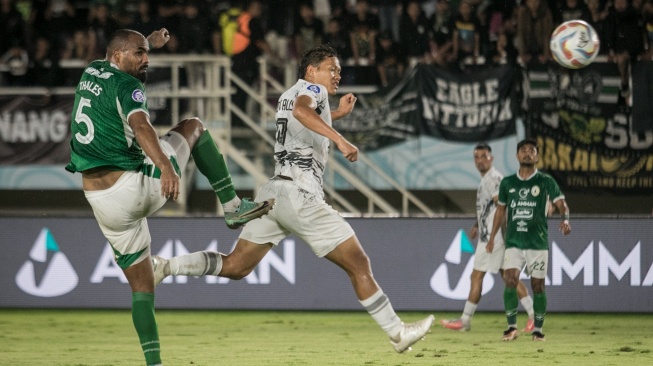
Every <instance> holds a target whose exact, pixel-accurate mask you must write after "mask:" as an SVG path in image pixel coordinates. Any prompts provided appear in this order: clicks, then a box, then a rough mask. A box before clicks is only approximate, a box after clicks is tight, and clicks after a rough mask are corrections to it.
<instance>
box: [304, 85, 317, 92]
mask: <svg viewBox="0 0 653 366" xmlns="http://www.w3.org/2000/svg"><path fill="white" fill-rule="evenodd" d="M306 89H308V90H310V91H312V92H313V93H315V94H320V87H319V86H317V85H315V84H312V85H309V86H307V87H306Z"/></svg>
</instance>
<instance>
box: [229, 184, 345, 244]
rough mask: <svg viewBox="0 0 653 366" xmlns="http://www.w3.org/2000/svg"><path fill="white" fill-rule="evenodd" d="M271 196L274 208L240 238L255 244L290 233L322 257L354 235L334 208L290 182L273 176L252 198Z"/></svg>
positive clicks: (252, 222)
mask: <svg viewBox="0 0 653 366" xmlns="http://www.w3.org/2000/svg"><path fill="white" fill-rule="evenodd" d="M268 198H274V199H275V201H276V202H275V204H274V208H273V209H272V210H270V212H269V213H268V214H267V215H265V216H263V217H261V218H260V219H259V220H252V221H250V222H249V223H247V225H245V228H244V229H243V231H242V232H241V233H240V238H241V239H245V240H248V241H251V242H253V243H256V244H267V243H272V244H274V245H278V244H279V242H280V241H281V240H282V239H283V238H285V237H287V236H288V235H290V234H295V235H297V236H298V237H299V238H300V239H302V240H303V241H304V242H306V243H307V244H308V245H309V246H310V247H311V250H313V252H314V253H315V254H316V255H317V256H318V257H324V256H325V255H327V254H329V253H330V252H331V251H332V250H334V249H335V248H336V247H337V246H338V245H339V244H341V243H342V242H344V241H345V240H347V239H349V238H351V237H352V236H354V230H353V229H352V228H351V226H349V224H348V223H347V222H346V221H345V219H343V218H342V216H340V214H339V213H338V211H336V210H334V209H333V208H332V207H331V206H329V205H328V204H327V203H326V202H324V199H322V198H321V197H320V196H318V195H316V194H313V193H310V192H308V191H305V190H303V189H301V188H299V187H297V185H295V183H294V182H292V181H287V180H283V179H279V178H273V179H271V180H270V181H268V182H267V183H265V184H264V185H263V187H261V190H260V191H259V193H258V195H257V197H256V201H257V202H261V201H262V200H266V199H268Z"/></svg>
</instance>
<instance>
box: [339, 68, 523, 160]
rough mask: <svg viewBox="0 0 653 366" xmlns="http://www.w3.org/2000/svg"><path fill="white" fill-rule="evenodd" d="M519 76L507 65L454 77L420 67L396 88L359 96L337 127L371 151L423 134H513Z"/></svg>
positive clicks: (477, 137)
mask: <svg viewBox="0 0 653 366" xmlns="http://www.w3.org/2000/svg"><path fill="white" fill-rule="evenodd" d="M517 76H518V74H517V73H516V72H515V71H514V69H513V68H511V67H509V66H506V65H504V66H490V67H482V68H478V69H476V70H475V72H473V73H451V72H447V71H444V70H441V69H439V68H437V67H435V66H433V65H422V64H420V65H417V66H416V67H415V68H412V69H410V70H409V71H408V72H407V73H406V75H405V76H404V78H403V79H402V80H400V81H399V82H397V83H396V84H394V85H391V86H389V87H387V88H384V89H381V90H379V91H377V92H374V93H370V94H359V95H357V97H358V99H359V101H358V105H357V107H356V108H354V110H353V111H352V113H351V114H350V115H348V116H347V117H345V118H342V119H341V120H337V121H334V122H333V126H334V128H335V129H337V130H338V131H340V132H341V133H342V134H343V135H344V136H345V137H346V138H347V139H348V140H350V141H351V142H352V143H354V144H355V145H357V146H358V147H359V148H360V149H362V150H367V151H371V150H375V149H379V148H383V147H386V146H389V145H394V144H398V143H401V142H404V141H406V140H408V139H411V138H415V137H419V136H431V137H435V138H439V139H445V140H448V141H452V142H474V143H476V142H478V141H485V140H493V139H498V138H502V137H506V136H511V135H514V134H515V133H516V127H515V121H516V117H517V111H518V104H519V103H518V99H517V92H516V88H515V85H516V80H517ZM336 102H337V101H335V100H334V101H333V102H332V103H333V105H337V103H336Z"/></svg>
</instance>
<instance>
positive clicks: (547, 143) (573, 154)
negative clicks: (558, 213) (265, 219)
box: [0, 0, 653, 217]
mask: <svg viewBox="0 0 653 366" xmlns="http://www.w3.org/2000/svg"><path fill="white" fill-rule="evenodd" d="M571 19H583V20H585V21H587V22H588V23H590V24H591V25H592V26H593V27H594V29H595V30H596V32H597V33H598V34H599V37H600V40H601V44H600V55H599V57H598V58H597V60H596V61H595V62H594V63H593V64H592V65H590V66H588V67H586V68H583V69H581V70H566V69H563V68H562V67H560V66H558V65H557V64H555V63H554V62H553V61H551V56H550V53H549V46H548V43H549V37H550V34H551V32H552V31H553V29H554V28H555V27H556V26H557V25H558V24H560V23H562V22H564V21H566V20H571ZM162 27H166V28H167V29H169V30H170V33H171V36H172V37H171V40H170V42H168V44H167V45H166V46H165V47H164V48H162V49H159V50H153V51H152V52H151V55H150V56H151V57H150V70H149V72H148V74H149V75H148V83H147V93H148V106H149V109H150V114H151V118H152V123H153V124H154V125H155V127H156V128H157V130H158V131H159V132H160V133H162V132H164V131H166V130H167V129H169V128H170V127H171V126H173V125H174V124H176V123H177V122H178V121H180V120H181V119H183V118H186V117H190V116H198V117H199V118H201V119H202V120H203V121H204V122H205V124H206V125H207V126H208V127H209V129H210V131H211V133H212V134H213V135H214V137H215V138H216V140H217V141H218V144H219V146H220V148H221V150H222V152H223V153H224V155H225V157H226V158H227V160H228V164H229V168H230V171H231V173H232V175H233V177H234V183H235V185H236V187H237V189H238V191H239V193H240V194H241V195H243V196H253V195H255V192H256V189H257V188H258V187H259V186H260V185H261V184H262V183H263V182H264V181H265V180H266V179H267V178H269V177H270V176H271V175H272V174H273V170H274V161H273V160H272V146H273V145H272V143H273V141H274V133H275V128H276V124H275V118H274V111H275V108H276V101H277V98H278V97H279V95H280V94H281V93H282V92H283V91H284V90H285V89H287V88H288V87H290V86H291V85H293V84H294V83H295V81H296V80H297V78H298V75H297V70H296V69H297V63H298V60H299V59H301V55H302V54H303V52H304V51H305V50H307V49H310V48H311V47H314V46H316V45H318V44H320V43H329V44H331V45H332V46H334V47H335V48H336V49H337V50H338V52H339V55H340V60H341V65H342V80H341V84H340V89H339V91H338V95H337V96H336V97H334V98H333V99H332V101H331V107H332V108H335V107H337V103H338V99H339V97H340V96H341V95H343V94H345V93H348V92H353V93H354V94H355V95H356V96H357V97H358V102H357V106H356V109H355V112H354V113H352V115H350V116H348V117H347V118H345V119H343V120H340V121H337V122H336V123H334V127H336V129H338V130H339V131H341V132H342V133H343V134H344V135H345V136H346V137H347V138H348V139H350V140H351V141H352V142H354V143H355V144H356V145H357V146H358V147H359V148H360V149H361V152H362V154H361V159H360V161H359V162H356V163H354V164H350V163H348V162H346V161H345V160H344V159H341V158H340V156H339V153H338V152H337V151H333V150H335V149H332V153H333V157H332V158H331V159H330V164H329V167H328V168H327V173H326V176H325V192H326V195H327V200H328V201H329V203H331V204H332V205H333V206H334V207H336V208H337V209H338V210H339V211H341V212H342V213H343V214H344V215H349V216H365V217H367V216H381V217H386V216H389V217H397V216H404V217H457V216H464V217H472V216H473V215H474V213H475V199H476V198H475V193H476V189H477V186H478V183H479V180H480V176H479V174H478V172H477V170H476V168H475V166H474V164H473V159H472V150H473V147H474V146H475V145H476V143H478V142H481V141H485V142H488V143H489V144H490V146H491V147H492V149H493V153H494V156H495V167H497V168H498V169H499V170H500V171H502V172H503V173H504V174H506V175H507V174H512V173H514V172H516V170H517V168H518V165H517V161H516V158H515V153H516V144H517V142H518V141H519V140H521V139H523V138H524V137H532V138H535V139H537V140H538V143H539V144H540V150H541V151H540V153H541V154H540V155H541V160H540V164H539V168H540V169H542V170H543V171H546V172H547V173H550V174H552V175H553V176H554V177H555V178H556V180H557V181H558V183H559V184H560V186H561V188H562V190H563V192H564V193H565V195H566V196H567V202H568V204H569V206H570V209H571V212H572V216H573V215H584V216H592V215H600V216H610V217H613V216H631V215H635V216H646V217H650V216H651V213H652V209H653V199H651V191H652V189H653V117H652V116H653V111H651V110H649V109H650V108H653V94H652V93H653V90H651V89H652V85H653V82H652V80H651V78H652V77H653V65H652V63H651V55H652V54H653V52H652V51H651V47H650V45H651V39H653V2H651V1H650V0H648V1H644V0H633V1H632V2H631V1H626V0H615V1H606V0H588V1H586V2H585V1H583V0H527V1H516V0H462V1H461V0H453V1H449V0H429V1H402V0H394V1H393V0H389V1H381V0H313V1H310V0H269V1H263V0H262V1H219V0H212V1H211V0H187V1H178V0H163V1H147V0H138V1H137V0H114V1H111V0H108V1H102V0H92V1H76V0H33V1H27V0H0V215H3V216H21V215H36V216H53V217H59V216H79V215H81V216H90V215H92V212H91V210H90V207H89V206H88V204H87V203H86V201H85V199H84V196H83V193H82V191H81V176H80V175H79V174H76V175H73V174H70V173H68V172H66V171H65V170H64V169H63V167H64V166H65V164H66V163H67V162H68V159H69V150H68V143H69V139H70V136H69V135H70V127H69V125H70V112H71V109H72V102H73V97H74V90H75V86H76V85H77V82H78V80H79V77H80V75H81V73H82V71H83V70H84V68H85V66H86V65H87V63H88V62H89V61H91V60H93V59H98V58H103V57H104V54H103V53H104V50H105V47H106V42H107V39H108V37H109V36H110V35H111V33H112V32H114V31H115V30H117V29H120V28H131V29H135V30H137V31H139V32H141V33H143V34H144V35H146V36H147V35H148V34H150V33H151V32H152V31H154V30H157V29H160V28H162ZM243 34H245V35H246V36H245V37H242V36H241V37H239V36H238V35H243ZM220 209H221V208H220V205H217V204H216V198H215V195H214V193H213V192H212V190H211V189H210V186H209V185H208V182H206V181H205V179H204V177H202V176H201V175H199V174H198V173H197V172H196V171H195V168H194V166H193V164H192V163H191V164H189V167H188V171H187V172H186V174H185V175H184V179H183V195H182V197H181V198H180V199H179V201H177V202H170V203H168V204H167V205H166V206H165V207H164V208H163V209H162V210H160V211H159V213H158V214H157V215H160V216H195V215H197V216H212V215H216V214H218V215H220V214H221V212H220Z"/></svg>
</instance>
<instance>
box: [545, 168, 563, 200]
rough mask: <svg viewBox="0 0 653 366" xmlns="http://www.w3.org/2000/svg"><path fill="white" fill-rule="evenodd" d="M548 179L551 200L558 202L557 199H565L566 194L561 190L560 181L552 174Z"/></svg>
mask: <svg viewBox="0 0 653 366" xmlns="http://www.w3.org/2000/svg"><path fill="white" fill-rule="evenodd" d="M547 181H548V191H549V192H548V193H549V199H550V200H551V202H553V203H556V201H558V200H561V199H564V198H565V195H564V194H562V192H561V191H560V186H558V183H557V182H556V181H555V179H553V177H551V176H549V175H548V176H547Z"/></svg>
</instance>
